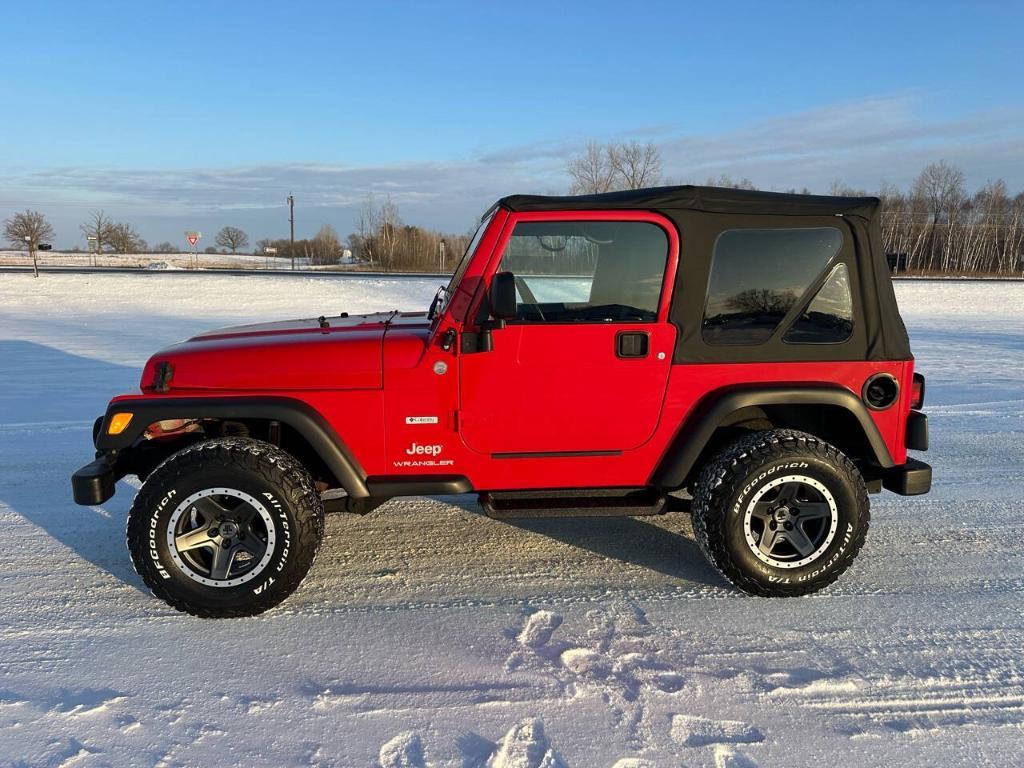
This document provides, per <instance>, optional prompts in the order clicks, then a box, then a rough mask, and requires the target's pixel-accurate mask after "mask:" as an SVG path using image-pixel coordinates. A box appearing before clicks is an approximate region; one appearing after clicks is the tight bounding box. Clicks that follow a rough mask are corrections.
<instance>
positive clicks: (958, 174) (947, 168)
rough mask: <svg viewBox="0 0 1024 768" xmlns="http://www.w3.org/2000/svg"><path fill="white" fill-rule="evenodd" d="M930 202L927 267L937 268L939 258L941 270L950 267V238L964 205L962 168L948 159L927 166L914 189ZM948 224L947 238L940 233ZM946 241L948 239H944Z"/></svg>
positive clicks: (928, 203) (916, 193)
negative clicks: (940, 229) (942, 226)
mask: <svg viewBox="0 0 1024 768" xmlns="http://www.w3.org/2000/svg"><path fill="white" fill-rule="evenodd" d="M913 193H914V194H915V195H916V196H919V197H920V198H921V199H922V200H924V201H925V203H926V204H927V205H928V212H929V213H930V214H931V217H932V219H931V230H930V232H929V245H928V266H929V267H934V266H935V260H936V258H937V257H938V258H939V259H940V269H942V270H943V271H946V270H947V269H948V267H949V255H950V249H949V248H948V247H946V246H948V245H949V240H950V239H951V237H952V235H953V229H954V226H955V223H956V221H955V220H956V217H957V215H958V214H959V213H960V209H961V208H962V207H963V204H964V198H965V193H964V174H963V171H961V170H960V169H959V168H956V167H954V166H952V165H948V164H947V163H946V161H945V160H940V161H939V162H937V163H931V164H930V165H927V166H925V169H924V170H923V171H921V175H920V176H918V177H917V181H915V182H914V191H913ZM942 223H945V233H944V235H945V237H944V238H943V237H942V236H941V235H940V233H939V225H940V224H942ZM943 240H945V242H943Z"/></svg>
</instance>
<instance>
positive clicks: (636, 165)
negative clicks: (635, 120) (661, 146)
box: [608, 141, 661, 189]
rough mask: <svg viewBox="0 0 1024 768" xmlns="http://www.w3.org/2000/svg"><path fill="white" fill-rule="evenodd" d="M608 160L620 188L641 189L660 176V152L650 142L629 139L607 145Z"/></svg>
mask: <svg viewBox="0 0 1024 768" xmlns="http://www.w3.org/2000/svg"><path fill="white" fill-rule="evenodd" d="M608 161H609V164H610V165H611V169H612V171H613V173H614V174H615V177H616V179H615V183H616V186H618V187H619V188H620V189H643V188H644V187H653V186H655V185H657V184H658V181H659V179H660V178H661V152H659V151H658V148H657V147H656V146H655V145H654V144H652V143H651V142H647V143H646V144H640V143H639V142H636V141H631V142H628V143H623V144H613V145H611V146H609V147H608Z"/></svg>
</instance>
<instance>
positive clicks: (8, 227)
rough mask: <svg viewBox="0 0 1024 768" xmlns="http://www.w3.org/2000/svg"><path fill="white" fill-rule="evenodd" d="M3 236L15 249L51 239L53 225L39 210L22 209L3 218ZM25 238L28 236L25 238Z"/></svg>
mask: <svg viewBox="0 0 1024 768" xmlns="http://www.w3.org/2000/svg"><path fill="white" fill-rule="evenodd" d="M4 238H6V239H7V242H9V243H10V244H11V245H12V246H14V247H15V248H17V249H19V250H20V249H22V248H28V246H29V243H30V242H31V243H32V244H33V245H35V244H38V243H43V242H46V241H47V240H52V239H53V227H52V226H50V222H48V221H47V220H46V217H45V216H44V215H43V214H41V213H39V211H23V212H22V213H16V214H14V215H13V216H11V218H9V219H5V220H4ZM26 238H29V239H28V240H26Z"/></svg>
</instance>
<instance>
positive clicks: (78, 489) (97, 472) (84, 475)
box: [71, 455, 117, 507]
mask: <svg viewBox="0 0 1024 768" xmlns="http://www.w3.org/2000/svg"><path fill="white" fill-rule="evenodd" d="M116 481H117V476H116V475H115V474H114V466H113V464H112V463H111V461H110V459H109V457H107V456H106V455H103V456H99V457H97V458H96V459H95V460H93V461H91V462H89V463H88V464H86V465H85V466H84V467H82V468H81V469H79V470H78V471H77V472H75V474H73V475H72V476H71V490H72V492H73V493H74V496H75V504H82V505H84V506H87V507H91V506H95V505H96V504H102V503H103V502H104V501H106V500H107V499H109V498H110V497H111V496H113V495H114V483H115V482H116Z"/></svg>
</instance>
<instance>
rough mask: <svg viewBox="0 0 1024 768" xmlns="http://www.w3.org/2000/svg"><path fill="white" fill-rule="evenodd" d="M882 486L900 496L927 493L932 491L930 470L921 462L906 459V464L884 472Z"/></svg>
mask: <svg viewBox="0 0 1024 768" xmlns="http://www.w3.org/2000/svg"><path fill="white" fill-rule="evenodd" d="M882 485H883V486H885V489H886V490H888V491H892V492H893V493H898V494H899V495H900V496H919V495H921V494H922V493H928V491H930V490H931V489H932V468H931V467H930V466H929V465H928V464H925V463H924V462H923V461H918V460H917V459H907V463H906V464H903V465H901V466H898V467H893V468H892V469H887V470H886V471H885V475H883V477H882Z"/></svg>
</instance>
